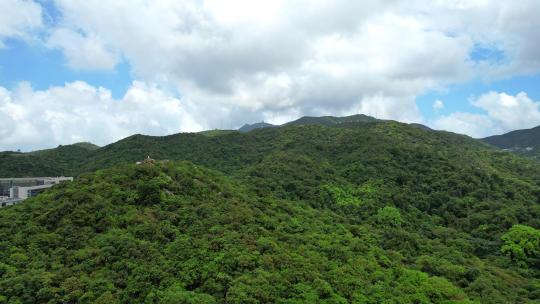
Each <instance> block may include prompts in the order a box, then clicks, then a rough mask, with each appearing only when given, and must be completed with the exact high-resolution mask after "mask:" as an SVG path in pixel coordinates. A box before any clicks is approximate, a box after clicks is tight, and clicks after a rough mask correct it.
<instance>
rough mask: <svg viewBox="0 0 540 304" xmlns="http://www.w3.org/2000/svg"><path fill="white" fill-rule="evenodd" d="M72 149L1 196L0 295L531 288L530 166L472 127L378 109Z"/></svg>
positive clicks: (479, 298) (501, 293)
mask: <svg viewBox="0 0 540 304" xmlns="http://www.w3.org/2000/svg"><path fill="white" fill-rule="evenodd" d="M84 153H87V154H86V161H82V160H81V161H77V162H78V165H77V166H73V167H71V168H70V169H69V170H72V172H74V173H76V174H80V175H79V177H78V178H77V179H76V181H75V182H73V183H68V184H62V185H59V186H56V187H54V188H52V189H50V190H49V191H46V192H44V193H42V194H40V195H39V196H37V197H35V198H32V199H29V200H27V201H25V202H23V203H22V204H19V205H16V206H13V207H9V208H4V209H0V303H2V302H6V303H225V302H226V303H537V302H538V301H540V270H539V267H538V247H535V246H537V245H538V234H537V233H538V229H539V228H540V204H539V194H540V181H539V178H540V166H539V165H538V164H537V163H535V162H531V161H527V160H524V159H521V158H518V157H515V156H512V155H510V154H508V153H503V152H499V151H497V150H494V149H492V148H489V147H488V146H485V145H484V144H481V143H479V142H477V141H474V140H472V139H470V138H466V137H463V136H459V135H454V134H449V133H444V132H433V131H428V130H423V129H420V128H416V127H412V126H407V125H404V124H399V123H393V122H383V123H381V122H377V123H366V124H349V125H347V124H343V125H340V127H321V126H289V127H282V128H272V129H261V130H255V131H252V132H250V133H246V134H240V133H236V132H232V133H231V132H228V133H223V134H216V135H212V136H206V135H198V134H183V135H175V136H171V137H165V138H153V137H144V136H134V137H131V138H128V139H126V140H123V141H121V142H118V143H116V144H113V145H110V146H107V147H104V148H100V149H97V150H93V151H88V152H84ZM147 154H150V155H152V157H154V158H156V159H157V160H158V162H157V163H156V164H155V165H152V164H144V165H134V164H124V165H116V166H113V167H111V168H109V169H104V170H98V171H97V172H94V173H83V172H86V171H92V170H94V169H99V168H105V167H107V166H110V165H113V164H121V163H134V162H135V161H136V160H139V159H141V158H142V157H143V156H145V155H147ZM22 157H27V156H22ZM163 159H170V160H189V161H181V162H177V161H163V162H162V161H159V160H163ZM74 163H76V162H74ZM66 164H67V163H66ZM67 167H68V166H66V168H67ZM524 266H525V267H524Z"/></svg>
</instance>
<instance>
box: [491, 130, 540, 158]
mask: <svg viewBox="0 0 540 304" xmlns="http://www.w3.org/2000/svg"><path fill="white" fill-rule="evenodd" d="M482 140H483V141H485V142H487V143H489V144H491V145H493V146H495V147H499V148H501V149H506V150H509V151H512V152H514V153H516V154H520V155H525V156H529V157H533V158H536V159H540V126H538V127H535V128H532V129H525V130H516V131H512V132H509V133H506V134H503V135H495V136H490V137H486V138H484V139H482Z"/></svg>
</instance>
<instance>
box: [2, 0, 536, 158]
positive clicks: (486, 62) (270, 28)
mask: <svg viewBox="0 0 540 304" xmlns="http://www.w3.org/2000/svg"><path fill="white" fill-rule="evenodd" d="M302 1H307V0H299V1H297V2H298V3H297V2H290V1H284V0H275V1H265V0H261V1H257V2H253V1H247V0H227V1H218V0H193V1H182V2H178V1H173V0H164V1H160V2H159V3H158V2H148V1H143V0H132V1H127V0H118V1H115V2H113V3H108V4H104V3H103V2H102V1H98V0H87V1H82V0H73V1H67V0H57V1H35V0H34V1H32V0H4V1H3V2H1V3H0V150H8V149H23V150H33V149H39V148H47V147H52V146H56V145H58V144H69V143H73V142H77V141H92V142H95V143H97V144H100V145H103V144H107V143H110V142H113V141H116V140H118V139H121V138H123V137H125V136H129V135H131V134H134V133H144V134H151V135H165V134H171V133H177V132H192V131H200V130H205V129H214V128H227V129H229V128H237V127H239V126H241V125H242V124H244V123H253V122H257V121H262V120H264V121H268V122H272V123H283V122H286V121H289V120H292V119H296V118H298V117H299V116H302V115H338V116H342V115H350V114H355V113H363V114H368V115H373V116H377V117H379V118H384V119H395V120H398V121H403V122H418V123H423V124H426V125H428V126H430V127H432V128H436V129H444V130H448V131H453V132H458V133H463V134H467V135H470V136H473V137H483V136H488V135H493V134H500V133H504V132H508V131H511V130H514V129H520V128H530V127H534V126H536V125H540V110H539V105H540V103H539V101H540V85H539V84H540V55H539V54H540V34H539V31H538V30H537V28H538V26H540V21H538V20H537V19H538V18H537V17H536V14H534V12H537V11H540V2H538V1H534V0H525V1H521V2H519V3H515V2H510V1H495V0H493V1H489V0H471V1H464V0H463V1H462V0H441V1H436V2H432V1H413V2H410V1H394V2H381V1H363V2H361V3H359V2H356V1H349V0H336V1H320V2H317V3H313V2H310V5H309V9H308V6H307V3H304V4H302Z"/></svg>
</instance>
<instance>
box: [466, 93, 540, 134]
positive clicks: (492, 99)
mask: <svg viewBox="0 0 540 304" xmlns="http://www.w3.org/2000/svg"><path fill="white" fill-rule="evenodd" d="M472 104H473V105H475V106H477V107H479V108H481V109H483V110H484V111H486V112H487V115H488V116H489V117H490V118H491V119H493V120H495V121H496V122H497V124H498V125H500V126H501V127H502V128H503V129H505V130H515V129H524V128H532V127H535V126H537V125H539V124H540V111H539V106H540V102H535V101H533V100H531V99H530V98H529V96H527V94H526V93H524V92H521V93H519V94H517V95H516V96H512V95H508V94H506V93H497V92H489V93H487V94H484V95H482V96H480V98H478V99H476V100H474V101H473V102H472Z"/></svg>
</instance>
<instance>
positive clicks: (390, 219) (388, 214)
mask: <svg viewBox="0 0 540 304" xmlns="http://www.w3.org/2000/svg"><path fill="white" fill-rule="evenodd" d="M402 222H403V220H402V219H401V213H400V212H399V209H397V208H395V207H391V206H386V207H384V208H382V209H379V211H378V212H377V223H379V224H380V225H382V226H383V227H385V228H386V227H399V226H401V223H402Z"/></svg>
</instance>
